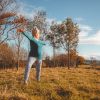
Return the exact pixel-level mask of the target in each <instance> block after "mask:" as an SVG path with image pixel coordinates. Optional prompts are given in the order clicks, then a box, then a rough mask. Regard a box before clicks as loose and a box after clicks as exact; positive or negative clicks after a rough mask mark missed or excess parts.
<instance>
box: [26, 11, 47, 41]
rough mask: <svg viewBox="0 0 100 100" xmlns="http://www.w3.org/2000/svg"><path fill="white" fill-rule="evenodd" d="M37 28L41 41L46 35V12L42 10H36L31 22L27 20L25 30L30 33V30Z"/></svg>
mask: <svg viewBox="0 0 100 100" xmlns="http://www.w3.org/2000/svg"><path fill="white" fill-rule="evenodd" d="M34 26H37V27H38V28H39V30H40V33H42V34H41V39H42V40H44V39H45V35H46V33H47V22H46V12H45V11H43V10H38V11H36V13H35V14H34V18H33V20H29V19H28V24H27V30H28V31H31V29H32V28H33V27H34Z"/></svg>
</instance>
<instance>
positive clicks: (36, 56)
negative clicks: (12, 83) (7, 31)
mask: <svg viewBox="0 0 100 100" xmlns="http://www.w3.org/2000/svg"><path fill="white" fill-rule="evenodd" d="M17 32H20V33H22V34H23V35H24V36H26V37H27V38H28V39H29V41H30V52H29V57H28V63H27V66H26V68H25V75H24V82H25V84H27V82H28V78H29V74H30V69H31V67H32V65H33V63H34V62H35V61H37V66H36V79H37V81H40V73H41V65H42V47H43V45H45V43H44V42H43V41H40V40H39V38H40V31H39V29H38V28H37V27H34V28H33V29H32V36H29V35H28V34H27V33H26V32H25V31H24V29H17Z"/></svg>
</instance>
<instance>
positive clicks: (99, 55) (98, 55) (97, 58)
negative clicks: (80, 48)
mask: <svg viewBox="0 0 100 100" xmlns="http://www.w3.org/2000/svg"><path fill="white" fill-rule="evenodd" d="M80 56H83V57H84V58H85V59H89V60H90V59H91V57H93V58H95V59H96V60H100V52H96V53H94V52H91V53H88V54H80Z"/></svg>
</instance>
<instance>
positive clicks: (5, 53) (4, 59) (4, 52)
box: [0, 43, 28, 69]
mask: <svg viewBox="0 0 100 100" xmlns="http://www.w3.org/2000/svg"><path fill="white" fill-rule="evenodd" d="M19 55H20V58H19V66H21V67H24V66H25V64H26V59H27V56H28V53H27V51H26V50H25V49H24V48H20V54H19ZM15 67H16V68H17V67H18V50H17V47H15V46H9V45H8V44H7V43H3V44H2V45H0V68H3V69H6V68H15Z"/></svg>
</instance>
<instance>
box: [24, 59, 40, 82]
mask: <svg viewBox="0 0 100 100" xmlns="http://www.w3.org/2000/svg"><path fill="white" fill-rule="evenodd" d="M35 61H37V65H36V79H37V81H40V74H41V65H42V60H38V59H37V58H36V57H29V58H28V63H27V65H26V68H25V74H24V81H25V82H27V81H28V78H29V74H30V69H31V67H32V65H33V63H35Z"/></svg>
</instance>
